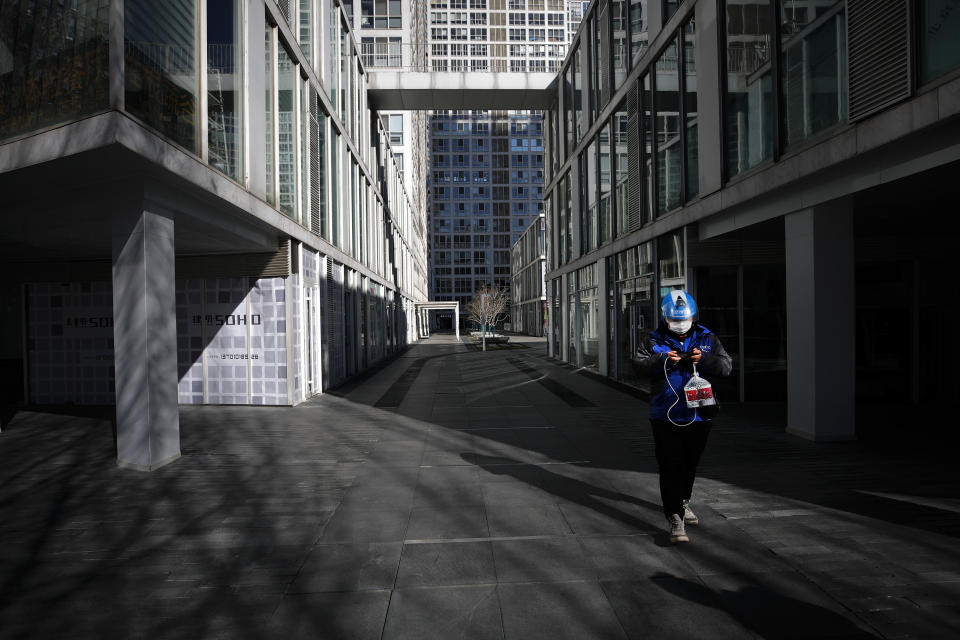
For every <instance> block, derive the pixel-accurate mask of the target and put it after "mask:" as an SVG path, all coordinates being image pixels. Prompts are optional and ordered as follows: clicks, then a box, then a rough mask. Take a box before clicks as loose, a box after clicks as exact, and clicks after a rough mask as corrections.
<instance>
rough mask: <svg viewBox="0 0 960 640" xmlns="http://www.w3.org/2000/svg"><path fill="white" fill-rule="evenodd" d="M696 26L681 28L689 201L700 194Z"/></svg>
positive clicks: (691, 23)
mask: <svg viewBox="0 0 960 640" xmlns="http://www.w3.org/2000/svg"><path fill="white" fill-rule="evenodd" d="M695 31H696V25H695V24H694V21H693V20H691V21H690V22H688V23H687V24H686V26H685V27H684V28H683V67H684V80H683V83H684V84H683V110H684V111H685V112H686V114H685V120H686V127H687V138H686V146H687V149H686V153H687V155H686V159H687V163H686V166H685V170H686V173H687V182H686V187H687V192H686V197H687V199H688V200H689V199H690V198H693V197H694V196H695V195H697V193H699V192H700V174H699V166H698V144H699V140H698V137H697V50H696V33H695Z"/></svg>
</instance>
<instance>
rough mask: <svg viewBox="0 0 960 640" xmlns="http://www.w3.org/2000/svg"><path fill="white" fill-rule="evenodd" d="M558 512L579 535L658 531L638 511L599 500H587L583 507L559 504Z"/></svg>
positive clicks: (628, 505)
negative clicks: (560, 512) (559, 511)
mask: <svg viewBox="0 0 960 640" xmlns="http://www.w3.org/2000/svg"><path fill="white" fill-rule="evenodd" d="M560 510H561V511H562V512H563V516H564V518H566V520H567V522H569V523H570V527H571V528H572V529H573V530H574V532H576V533H578V534H581V535H595V534H607V535H611V534H617V533H653V532H657V531H659V530H660V528H655V527H653V526H652V525H651V524H650V522H649V520H647V519H645V518H644V517H643V515H644V514H643V513H642V512H641V511H640V509H638V508H637V507H636V506H634V505H630V504H626V505H617V506H615V507H613V506H609V505H607V504H605V503H603V502H600V501H599V500H588V501H587V504H585V505H584V504H570V503H564V504H561V505H560Z"/></svg>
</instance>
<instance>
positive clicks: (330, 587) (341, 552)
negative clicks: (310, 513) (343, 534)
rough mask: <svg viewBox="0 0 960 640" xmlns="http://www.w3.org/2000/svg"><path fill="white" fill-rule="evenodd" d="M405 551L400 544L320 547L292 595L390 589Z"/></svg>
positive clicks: (309, 558)
mask: <svg viewBox="0 0 960 640" xmlns="http://www.w3.org/2000/svg"><path fill="white" fill-rule="evenodd" d="M402 548H403V544H402V543H400V542H369V543H360V544H320V545H317V546H315V547H313V549H311V551H310V555H308V556H307V559H306V561H305V562H304V563H303V566H302V567H301V568H300V571H299V573H298V574H297V575H296V579H295V580H293V582H292V583H291V584H290V587H289V589H288V593H291V594H296V593H317V592H324V591H367V590H371V589H390V588H392V587H393V583H394V580H395V579H396V575H397V568H398V567H399V565H400V552H401V549H402Z"/></svg>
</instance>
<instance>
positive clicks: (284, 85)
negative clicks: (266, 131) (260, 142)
mask: <svg viewBox="0 0 960 640" xmlns="http://www.w3.org/2000/svg"><path fill="white" fill-rule="evenodd" d="M298 78H299V74H298V72H297V68H296V65H295V64H294V63H293V61H292V60H291V59H290V54H289V53H287V50H286V49H285V48H284V47H283V46H279V47H277V119H276V120H277V163H278V166H277V174H278V175H279V178H280V181H279V183H278V197H279V201H278V202H279V205H280V211H282V212H283V213H285V214H286V215H288V216H290V217H291V218H296V216H297V164H296V130H297V108H296V107H297V84H296V83H297V79H298Z"/></svg>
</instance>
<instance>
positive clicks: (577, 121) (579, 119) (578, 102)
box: [573, 47, 586, 143]
mask: <svg viewBox="0 0 960 640" xmlns="http://www.w3.org/2000/svg"><path fill="white" fill-rule="evenodd" d="M580 49H581V48H580V47H577V50H576V51H574V52H573V119H574V131H575V133H574V143H577V142H580V138H581V136H582V135H583V131H584V130H585V129H586V123H585V122H584V120H585V118H584V113H583V102H582V100H583V73H581V69H580V64H581V61H582V58H585V57H586V56H581V53H580Z"/></svg>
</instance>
